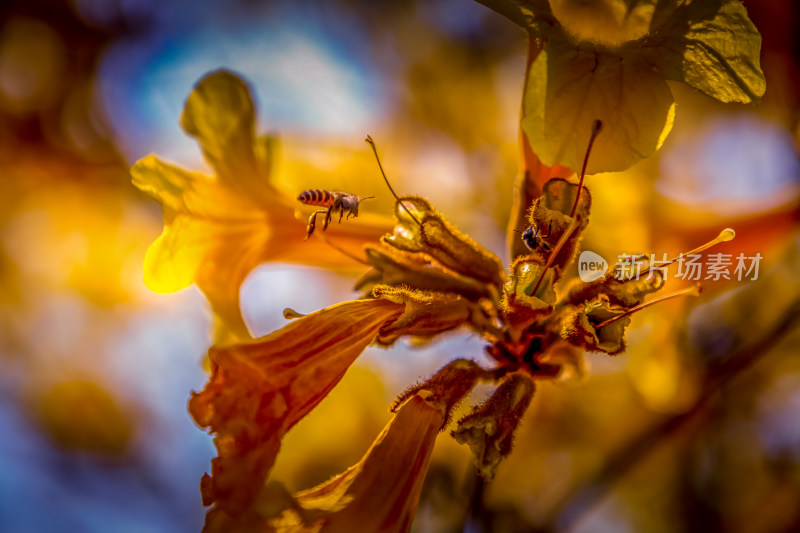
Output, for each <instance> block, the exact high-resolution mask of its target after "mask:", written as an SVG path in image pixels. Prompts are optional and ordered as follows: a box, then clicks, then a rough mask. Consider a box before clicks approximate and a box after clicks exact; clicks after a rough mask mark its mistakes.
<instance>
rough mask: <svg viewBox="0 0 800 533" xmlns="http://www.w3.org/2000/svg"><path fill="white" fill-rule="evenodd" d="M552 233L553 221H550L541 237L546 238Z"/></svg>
mask: <svg viewBox="0 0 800 533" xmlns="http://www.w3.org/2000/svg"><path fill="white" fill-rule="evenodd" d="M552 234H553V223H552V222H550V225H549V226H547V235H542V239H546V238H548V237H550V235H552Z"/></svg>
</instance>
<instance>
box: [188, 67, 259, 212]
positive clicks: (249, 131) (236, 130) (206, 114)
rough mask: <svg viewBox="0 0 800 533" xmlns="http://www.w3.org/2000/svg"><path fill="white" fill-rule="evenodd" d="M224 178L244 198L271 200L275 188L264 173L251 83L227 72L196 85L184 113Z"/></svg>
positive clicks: (215, 168)
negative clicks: (259, 161) (257, 149)
mask: <svg viewBox="0 0 800 533" xmlns="http://www.w3.org/2000/svg"><path fill="white" fill-rule="evenodd" d="M181 125H182V126H183V129H184V131H186V133H188V134H189V135H191V136H192V137H195V138H196V139H197V141H198V142H199V143H200V146H201V147H202V149H203V155H204V156H205V158H206V160H207V161H208V162H209V163H210V164H211V166H212V167H214V170H215V171H216V173H217V176H218V177H219V179H220V181H221V182H223V183H225V185H226V186H227V187H229V188H230V189H231V190H234V191H236V192H237V193H239V194H240V195H241V196H242V197H244V198H251V199H252V200H253V201H256V202H258V203H261V204H269V199H270V196H271V195H272V194H274V190H273V189H272V187H271V186H270V184H269V180H268V176H267V175H265V174H263V173H261V172H259V170H263V169H260V167H259V165H258V164H257V161H256V156H255V152H254V150H253V143H254V140H255V108H254V106H253V99H252V98H251V96H250V89H249V87H248V86H247V84H246V83H245V82H244V81H243V80H242V79H241V78H239V77H238V76H237V75H235V74H233V73H232V72H229V71H226V70H217V71H215V72H211V73H209V74H206V75H205V76H204V77H203V78H202V79H200V81H198V82H197V84H196V85H195V87H194V90H192V92H191V94H189V98H187V99H186V105H185V107H184V109H183V114H182V115H181Z"/></svg>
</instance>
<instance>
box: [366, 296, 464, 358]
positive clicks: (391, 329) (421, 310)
mask: <svg viewBox="0 0 800 533" xmlns="http://www.w3.org/2000/svg"><path fill="white" fill-rule="evenodd" d="M372 295H373V296H375V297H376V298H383V299H386V300H389V301H392V302H395V303H398V304H404V305H405V310H404V311H403V314H402V315H400V317H398V318H397V320H395V321H393V322H392V323H390V324H386V325H385V326H384V327H383V328H381V330H380V332H379V334H378V342H379V343H381V344H392V343H393V342H395V341H396V340H397V339H399V338H400V337H402V336H403V335H410V336H415V337H431V336H433V335H436V334H439V333H443V332H445V331H449V330H452V329H455V328H458V327H460V326H464V325H467V324H468V323H469V321H470V318H471V316H472V314H473V312H474V310H473V308H474V307H475V304H474V303H472V302H470V301H469V300H467V299H466V298H463V297H462V296H459V295H458V294H451V293H442V292H432V291H419V290H415V289H408V288H405V287H388V286H386V285H379V286H377V287H375V288H374V289H373V290H372Z"/></svg>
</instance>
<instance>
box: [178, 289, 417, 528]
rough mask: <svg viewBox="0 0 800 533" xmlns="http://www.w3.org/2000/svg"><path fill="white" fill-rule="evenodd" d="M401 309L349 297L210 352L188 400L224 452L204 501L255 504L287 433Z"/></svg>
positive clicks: (234, 506)
mask: <svg viewBox="0 0 800 533" xmlns="http://www.w3.org/2000/svg"><path fill="white" fill-rule="evenodd" d="M402 310H403V306H402V305H398V304H395V303H392V302H389V301H386V300H361V301H353V302H345V303H342V304H338V305H335V306H332V307H329V308H327V309H323V310H321V311H318V312H316V313H312V314H310V315H307V316H305V317H301V318H298V319H297V320H294V321H292V322H291V323H289V324H288V325H286V326H285V327H283V328H281V329H280V330H278V331H276V332H274V333H272V334H270V335H267V336H266V337H262V338H260V339H258V340H256V341H254V342H252V343H248V344H239V345H233V346H228V347H224V348H212V349H211V350H209V357H210V359H211V363H212V367H213V370H212V375H211V378H210V380H209V382H208V384H207V385H206V387H205V388H204V389H203V391H201V392H199V393H193V394H192V398H191V400H190V401H189V412H190V413H191V415H192V416H193V417H194V419H195V421H196V422H197V423H198V424H199V425H200V426H202V427H207V428H210V430H211V431H212V432H213V433H216V437H215V438H214V442H215V444H216V446H217V450H218V452H219V456H218V457H217V458H215V459H213V460H212V463H211V471H212V475H211V476H210V477H209V476H208V475H206V476H204V478H203V481H202V483H201V488H202V492H203V502H204V504H205V505H211V504H216V506H217V507H218V508H219V509H220V510H221V511H222V512H224V513H227V514H230V515H236V514H239V513H241V512H243V511H244V510H245V509H246V508H248V507H249V506H250V505H251V504H252V503H253V500H254V499H255V497H256V495H257V494H258V492H259V490H260V489H261V487H262V486H263V484H264V481H265V479H266V477H267V473H268V472H269V470H270V468H271V467H272V464H273V462H274V460H275V456H276V454H277V453H278V449H279V448H280V442H281V438H282V437H283V435H284V434H285V433H286V432H287V431H288V430H289V429H290V428H291V427H292V426H293V425H294V424H295V423H296V422H297V421H298V420H300V419H301V418H303V417H304V416H305V415H306V414H307V413H308V412H309V411H311V409H313V408H314V406H316V405H317V404H318V403H319V402H320V401H321V400H322V399H323V398H324V397H325V396H326V395H327V394H328V392H329V391H330V390H331V389H332V388H333V387H334V386H335V385H336V384H337V383H338V382H339V380H340V379H341V378H342V376H343V375H344V373H345V371H346V370H347V368H348V367H349V366H350V364H351V363H352V362H353V361H355V359H356V358H357V357H358V356H359V354H360V353H361V352H362V351H363V350H364V348H365V347H366V346H367V345H368V344H370V343H371V342H372V340H373V339H374V338H375V335H377V333H378V331H379V330H380V328H381V327H382V326H383V325H385V324H386V323H388V322H390V321H392V320H394V319H395V318H396V317H397V316H398V315H400V313H401V312H402Z"/></svg>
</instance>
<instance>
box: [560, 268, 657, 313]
mask: <svg viewBox="0 0 800 533" xmlns="http://www.w3.org/2000/svg"><path fill="white" fill-rule="evenodd" d="M663 286H664V277H663V276H662V275H661V273H660V272H658V271H654V272H652V275H650V276H642V277H641V278H640V279H635V278H634V279H630V280H624V281H621V280H619V279H617V278H616V277H615V276H614V272H613V270H612V271H611V272H609V273H608V274H606V275H605V276H604V277H602V278H599V279H596V280H594V281H590V282H588V283H584V282H582V281H576V282H575V283H574V284H573V285H572V286H571V287H570V288H569V289H568V290H567V297H566V300H567V301H568V302H569V303H571V304H576V305H577V304H581V303H585V302H588V301H589V300H593V299H594V298H597V297H598V296H599V295H601V294H605V295H606V296H607V297H608V300H609V302H611V304H613V305H620V306H623V307H633V306H635V305H639V304H640V303H642V302H643V301H644V298H645V296H647V295H648V294H650V293H653V292H656V291H657V290H659V289H661V287H663Z"/></svg>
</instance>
